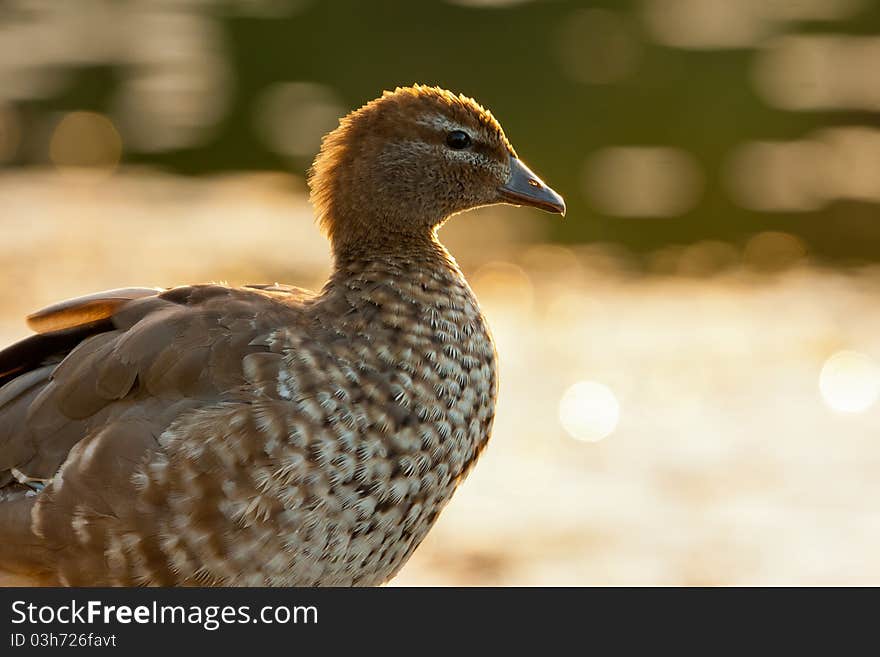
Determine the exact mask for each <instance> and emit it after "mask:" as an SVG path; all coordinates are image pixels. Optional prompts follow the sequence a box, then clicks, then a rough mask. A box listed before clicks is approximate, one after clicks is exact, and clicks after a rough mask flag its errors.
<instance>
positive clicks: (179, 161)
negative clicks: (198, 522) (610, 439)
mask: <svg viewBox="0 0 880 657" xmlns="http://www.w3.org/2000/svg"><path fill="white" fill-rule="evenodd" d="M636 6H637V3H630V2H608V1H606V2H591V3H583V2H573V1H570V0H569V1H564V0H563V1H543V2H525V3H523V4H520V5H515V6H512V7H506V8H484V9H478V8H473V7H461V6H456V5H452V4H447V3H445V2H441V1H439V0H385V1H361V2H357V1H354V0H315V1H314V2H312V3H311V4H309V5H308V6H307V7H306V8H305V9H304V10H302V11H301V12H298V13H296V14H295V15H293V16H291V17H289V18H272V19H264V18H252V17H243V16H241V14H239V13H235V12H231V11H230V12H227V13H220V14H218V18H219V20H220V22H221V25H222V27H223V30H224V34H225V38H226V42H227V44H228V47H229V53H228V54H229V56H230V58H231V65H232V67H233V71H234V74H235V82H234V84H235V89H234V90H233V101H232V105H231V110H230V112H229V113H228V114H227V115H226V116H225V118H224V119H223V122H222V123H221V125H220V126H219V127H218V130H217V131H216V137H215V138H214V139H213V141H212V142H210V143H209V144H207V145H206V146H204V147H200V148H198V149H193V150H185V151H174V152H167V153H161V154H154V155H142V154H137V153H126V155H125V157H126V161H127V162H135V163H149V164H153V165H158V166H161V167H164V168H167V169H169V170H172V171H177V172H182V173H186V174H203V173H210V172H217V171H224V170H231V169H235V170H241V169H283V168H289V167H290V162H289V161H288V160H285V159H282V158H280V157H279V156H277V155H274V154H273V153H271V152H269V151H268V150H267V149H266V147H265V145H264V143H263V142H262V141H261V140H260V139H259V137H258V135H257V134H256V133H255V131H254V129H253V121H252V113H253V103H252V100H253V99H254V98H256V97H257V96H258V94H259V93H260V92H261V91H262V90H264V89H265V88H266V87H267V86H268V85H270V84H272V83H274V82H278V81H283V80H306V81H317V82H320V83H323V84H327V85H329V86H330V87H332V88H333V89H334V90H335V91H336V92H337V93H338V94H339V96H340V98H342V100H343V101H344V102H345V103H347V104H348V105H349V106H351V107H357V106H359V105H361V104H362V103H364V102H365V101H367V100H369V99H371V98H373V97H375V96H376V95H377V94H378V92H380V91H381V90H382V89H387V88H393V87H395V86H396V85H402V84H410V83H413V82H425V83H432V84H438V85H441V86H443V87H447V88H450V89H454V90H457V91H462V92H464V93H466V94H468V95H472V96H474V97H475V98H477V99H478V100H479V101H480V102H481V103H483V104H484V105H486V106H487V107H489V108H491V109H492V110H493V112H494V113H495V115H496V116H497V117H498V118H499V120H500V121H501V122H502V124H503V125H504V127H505V130H506V132H507V134H508V136H509V137H510V139H511V141H512V142H513V143H514V145H515V146H516V148H517V150H518V151H519V153H520V154H521V156H523V158H524V159H525V160H526V161H527V162H529V164H530V165H531V166H532V167H533V168H534V169H535V170H536V171H538V172H539V173H540V174H541V175H542V177H543V178H544V179H545V180H547V181H548V182H550V183H551V184H552V185H553V186H554V187H555V188H556V189H558V190H559V191H560V192H561V193H562V194H563V195H564V196H565V197H566V200H567V201H568V204H569V210H570V211H569V216H568V218H567V220H565V221H564V222H555V221H553V222H550V221H548V225H549V226H551V228H550V230H551V231H552V232H551V234H552V235H553V236H554V237H555V238H557V239H559V240H562V241H568V242H577V241H597V240H601V241H612V242H619V243H622V244H624V245H626V246H627V247H629V248H631V249H632V250H634V251H636V252H646V251H649V250H652V249H655V248H657V247H660V246H663V245H667V244H687V243H691V242H694V241H697V240H702V239H724V240H729V241H732V242H735V243H742V242H743V241H744V240H745V239H746V238H747V237H748V236H749V235H751V234H754V233H755V232H757V231H761V230H768V229H778V230H785V231H789V232H792V233H794V234H797V235H799V236H801V237H802V238H803V239H804V240H805V241H806V242H807V244H808V245H809V248H810V251H811V253H812V254H813V255H815V256H818V257H820V258H825V259H828V260H833V261H835V262H837V263H853V262H860V261H864V260H877V259H880V213H878V208H877V207H876V206H874V205H871V204H861V203H853V202H838V203H834V204H832V205H830V206H828V207H827V208H825V209H823V210H822V211H820V212H815V213H800V214H792V215H786V214H780V213H774V214H760V213H755V212H749V211H746V210H743V209H741V208H739V207H737V206H736V205H735V204H734V203H733V202H732V201H731V200H730V198H729V196H728V194H727V193H726V191H725V189H724V187H723V184H722V180H721V173H722V170H723V165H724V162H725V160H726V158H727V157H728V156H729V155H730V153H731V152H732V151H733V149H734V148H735V147H736V146H737V145H738V144H741V143H743V142H744V141H746V140H762V139H764V140H782V139H795V138H799V137H801V136H803V135H805V134H806V133H809V132H810V131H812V130H814V129H816V128H819V127H828V126H834V125H869V126H873V125H878V123H880V117H878V115H877V114H874V113H867V112H828V113H819V112H803V113H793V112H786V111H782V110H777V109H774V108H771V107H769V106H767V105H766V104H765V103H764V102H762V101H761V99H759V98H758V97H757V96H756V95H755V93H754V90H753V87H752V85H751V82H750V79H749V70H750V66H751V62H752V61H753V58H754V55H755V53H754V51H753V50H746V49H743V50H727V51H714V52H711V51H704V52H701V51H684V50H676V49H672V48H666V47H662V46H658V45H656V44H653V43H651V42H650V41H649V39H648V37H647V35H645V34H644V32H643V31H642V32H641V34H640V36H641V37H642V39H643V41H642V52H641V56H640V58H639V63H638V67H637V70H636V73H635V74H634V75H633V76H631V77H629V78H627V79H626V80H624V81H622V82H620V83H616V84H610V85H585V84H582V83H579V82H575V81H573V80H571V79H570V78H568V77H567V76H566V74H565V71H564V70H563V67H562V66H561V65H560V60H559V57H558V54H557V50H556V48H555V41H556V40H557V39H558V35H559V31H560V29H561V28H562V27H563V26H564V24H565V21H566V20H567V18H568V17H570V16H571V14H572V12H573V11H574V10H576V9H578V8H584V7H606V8H611V9H616V10H623V11H629V10H631V9H633V8H635V7H636ZM633 23H634V25H636V26H638V25H639V22H638V21H637V20H634V21H633ZM788 29H789V30H794V29H796V30H797V31H800V32H802V31H822V32H846V33H866V34H873V33H876V32H878V31H880V3H876V2H874V3H871V5H870V6H869V7H868V8H866V9H864V10H863V11H862V12H860V13H859V14H858V16H857V17H856V18H854V19H852V20H850V21H846V22H835V23H833V24H830V23H829V24H822V23H812V24H799V25H791V24H789V25H788ZM878 75H880V71H878ZM114 84H115V76H114V71H113V70H112V69H88V70H78V71H76V72H75V75H73V76H72V77H71V83H70V86H69V87H68V88H67V89H66V90H65V91H64V93H63V94H62V95H60V96H56V97H54V98H52V99H50V100H47V101H40V102H30V103H26V104H24V105H22V108H21V109H22V111H23V114H24V118H25V126H26V127H27V126H28V125H29V123H28V122H29V121H35V120H36V118H37V117H38V116H39V115H41V114H44V113H45V112H49V111H58V110H68V109H93V110H98V111H107V110H108V107H107V103H108V102H109V98H110V96H111V93H112V91H113V88H114ZM626 144H639V145H645V144H649V145H650V144H658V145H672V146H676V147H679V148H682V149H685V150H687V151H688V152H690V153H692V154H693V155H694V156H695V157H696V159H697V161H698V162H699V163H700V164H701V166H702V168H703V170H704V173H705V177H706V187H705V190H704V194H703V197H702V200H701V202H700V203H699V205H698V206H697V207H696V208H695V209H694V210H693V211H691V212H690V213H688V214H687V215H685V216H683V217H680V218H673V219H652V220H639V219H621V218H612V217H605V216H602V215H600V214H597V212H596V211H595V210H594V209H592V208H591V207H590V205H589V203H588V201H587V199H586V198H585V196H584V193H583V189H582V184H581V172H582V168H583V162H584V159H585V157H586V156H587V155H588V154H589V153H591V152H592V151H594V150H596V149H597V148H600V147H603V146H611V145H626ZM308 164H309V163H308V162H307V161H303V162H301V163H298V166H299V171H297V172H296V173H300V174H301V173H304V172H305V170H306V168H307V166H308Z"/></svg>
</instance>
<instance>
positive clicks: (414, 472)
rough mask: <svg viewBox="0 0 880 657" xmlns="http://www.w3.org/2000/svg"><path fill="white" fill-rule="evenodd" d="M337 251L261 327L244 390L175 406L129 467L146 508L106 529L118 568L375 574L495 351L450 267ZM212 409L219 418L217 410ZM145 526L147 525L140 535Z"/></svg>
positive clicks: (207, 576)
mask: <svg viewBox="0 0 880 657" xmlns="http://www.w3.org/2000/svg"><path fill="white" fill-rule="evenodd" d="M441 258H442V261H443V266H442V267H435V268H430V267H428V268H426V267H425V263H424V261H422V262H419V261H417V260H415V259H414V260H411V261H409V260H381V259H373V260H372V261H369V262H360V263H359V262H354V263H349V264H348V265H347V266H342V267H340V271H339V272H337V275H336V276H335V277H334V280H332V281H331V283H330V284H329V285H328V288H327V289H326V290H325V291H324V293H323V294H322V295H320V296H318V297H316V298H315V299H314V300H312V301H309V302H306V304H305V305H304V306H303V311H302V314H301V318H300V323H299V324H298V325H296V326H290V327H286V328H279V329H277V330H274V331H272V332H270V333H268V334H266V335H264V336H261V337H259V338H258V340H261V341H263V342H264V343H265V344H266V345H267V346H268V347H269V350H268V351H266V352H260V353H256V354H251V355H249V356H247V357H246V358H245V359H244V363H243V368H244V373H245V376H246V378H247V379H248V381H249V385H250V386H251V388H250V389H249V390H243V391H242V393H241V394H242V397H243V398H244V397H246V396H247V395H248V394H251V395H252V396H251V398H249V399H243V400H239V401H229V402H225V403H220V404H213V405H210V406H208V407H205V408H200V409H197V410H196V411H194V415H188V416H185V417H184V418H181V420H180V421H178V422H176V423H175V424H173V425H172V426H171V427H170V428H169V429H168V430H166V431H165V432H164V433H163V434H162V436H161V437H160V439H159V442H160V445H161V449H159V450H157V451H155V452H154V453H153V457H152V459H151V461H150V463H149V464H147V465H146V466H145V467H144V468H143V469H141V470H140V471H139V472H138V473H137V474H136V475H135V482H136V484H137V500H136V508H137V509H138V515H139V517H140V518H141V519H142V520H141V522H142V523H146V525H145V526H141V527H139V528H138V527H131V526H125V525H124V524H122V523H120V524H118V525H117V526H111V527H110V528H109V531H108V537H107V541H108V549H107V556H108V564H109V572H108V573H107V578H108V580H110V581H112V582H113V583H135V582H136V583H148V584H150V583H165V582H167V581H168V580H169V579H173V580H174V581H176V582H177V583H192V584H231V585H301V586H314V585H375V584H380V583H382V582H385V581H387V580H388V579H389V578H390V577H391V576H393V575H394V574H395V573H396V572H397V570H398V569H399V568H400V567H401V566H402V565H403V564H404V563H405V561H406V560H407V558H408V557H409V556H410V554H411V553H412V552H413V550H414V549H415V548H416V546H418V544H419V542H420V541H421V540H422V539H423V538H424V536H425V535H426V533H427V532H428V530H429V529H430V527H431V526H432V524H433V522H434V521H435V519H436V517H437V515H438V513H439V511H440V510H441V509H442V508H443V506H444V504H445V503H446V502H447V501H448V500H449V498H450V496H451V495H452V493H453V491H454V490H455V487H456V486H457V484H458V483H459V482H460V481H461V479H462V477H463V476H464V475H465V474H466V473H467V472H468V470H469V469H470V467H471V465H472V464H473V463H474V461H475V459H476V458H477V456H478V455H479V454H480V452H481V450H482V449H483V447H484V445H485V443H486V441H487V439H488V437H489V434H490V431H491V426H492V420H493V416H494V404H495V390H496V378H495V353H494V347H493V344H492V341H491V338H490V336H489V333H488V331H487V328H486V326H485V324H484V321H483V319H482V316H481V314H480V311H479V308H478V306H477V304H476V300H475V299H474V297H473V295H472V293H471V291H470V289H469V288H468V286H467V283H466V282H465V281H464V278H463V277H462V276H461V274H460V272H459V271H458V269H457V267H456V266H455V265H454V263H453V262H451V260H450V259H448V257H447V256H446V255H445V253H444V254H442V255H441ZM218 426H219V427H223V430H222V432H218V431H217V427H218ZM151 537H155V538H151Z"/></svg>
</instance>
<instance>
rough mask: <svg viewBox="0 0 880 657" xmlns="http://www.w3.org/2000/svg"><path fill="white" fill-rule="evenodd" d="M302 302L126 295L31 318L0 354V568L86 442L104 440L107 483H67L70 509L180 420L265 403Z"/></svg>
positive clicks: (184, 292) (195, 294)
mask: <svg viewBox="0 0 880 657" xmlns="http://www.w3.org/2000/svg"><path fill="white" fill-rule="evenodd" d="M309 296H310V293H308V292H307V291H305V290H302V289H299V288H292V287H287V286H279V285H268V286H254V287H246V288H232V287H225V286H221V285H200V286H188V287H177V288H172V289H167V290H160V289H154V288H127V289H124V290H111V291H108V292H103V293H99V294H94V295H90V296H87V297H81V298H78V299H73V300H70V301H65V302H62V303H60V304H56V305H54V306H51V307H49V308H47V309H44V310H41V311H39V312H37V313H35V314H34V315H31V317H30V318H29V323H30V325H31V326H32V327H33V328H34V329H36V330H37V331H40V332H39V333H37V334H35V335H32V336H30V337H28V338H25V339H24V340H22V341H20V342H18V343H16V344H13V345H12V346H10V347H8V348H6V349H4V350H2V351H0V535H2V536H4V540H3V541H0V562H9V561H10V560H13V561H14V560H15V559H18V558H19V557H20V556H21V555H22V554H23V553H26V552H27V551H28V550H29V549H30V548H31V547H33V546H32V545H30V543H33V540H34V537H33V535H32V534H31V533H30V507H31V505H30V503H31V502H33V499H34V496H35V494H36V492H38V491H39V490H41V489H42V486H43V484H45V483H46V482H48V481H50V480H52V478H53V477H55V476H56V474H57V473H58V472H59V469H60V468H61V467H62V466H63V465H64V463H65V461H66V459H67V458H68V455H69V454H70V453H71V450H74V449H76V448H77V445H78V443H80V442H81V441H84V439H86V438H89V437H94V436H96V435H98V434H104V435H107V436H108V437H110V436H112V438H113V440H112V448H111V449H109V450H107V449H106V446H105V448H103V449H102V454H105V455H106V458H109V459H110V460H109V461H108V463H107V468H102V471H103V472H104V474H102V477H103V476H104V475H106V481H102V482H98V485H94V484H95V482H91V484H89V485H88V486H86V485H85V482H75V485H74V484H70V483H68V482H66V483H68V486H66V487H65V489H66V494H67V495H71V496H73V497H72V499H71V500H70V501H71V503H72V506H75V504H76V503H78V502H80V501H85V500H86V499H88V498H89V497H91V496H93V495H95V494H104V495H105V494H106V493H107V491H112V490H113V489H114V484H113V481H115V480H116V479H120V478H124V477H128V476H130V474H131V471H132V470H133V464H136V463H138V462H141V461H142V460H143V458H144V456H145V455H146V452H148V451H149V450H152V449H155V447H156V445H157V442H156V441H157V439H158V437H159V435H161V433H162V431H164V429H165V428H166V427H168V426H169V425H170V424H171V423H172V422H173V421H174V419H175V418H176V417H178V416H179V415H180V414H182V413H184V412H186V411H188V410H190V409H193V408H196V407H199V406H203V405H206V404H211V403H216V402H217V401H223V400H230V399H237V398H242V397H243V396H244V397H246V396H248V395H250V396H253V395H254V394H263V392H265V394H266V395H268V396H270V397H271V396H272V394H273V393H274V388H275V386H274V384H273V383H272V382H273V381H277V372H278V368H279V367H280V366H281V362H282V361H281V355H280V354H279V353H272V348H273V344H274V341H273V337H272V336H273V335H274V334H275V332H277V331H278V330H279V329H284V328H289V327H291V326H295V325H296V324H297V323H298V322H301V321H303V320H302V315H303V313H302V307H301V302H302V301H303V300H304V299H307V298H308V297H309ZM251 355H253V357H251V358H248V356H251ZM261 381H262V382H263V384H264V385H262V387H261ZM103 458H105V457H102V459H103ZM120 483H121V482H120ZM70 485H74V488H70ZM56 488H58V486H56ZM91 488H95V489H102V490H91ZM123 489H124V488H119V489H118V490H123ZM96 504H98V503H96ZM93 506H94V504H93ZM103 506H105V507H106V506H107V505H106V504H104V505H103ZM34 558H37V557H36V556H34Z"/></svg>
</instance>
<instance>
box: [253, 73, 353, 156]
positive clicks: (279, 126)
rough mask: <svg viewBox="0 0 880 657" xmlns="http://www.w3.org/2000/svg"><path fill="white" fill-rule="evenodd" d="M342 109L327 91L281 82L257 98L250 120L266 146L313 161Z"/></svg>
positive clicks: (317, 86) (339, 102) (322, 87)
mask: <svg viewBox="0 0 880 657" xmlns="http://www.w3.org/2000/svg"><path fill="white" fill-rule="evenodd" d="M346 111H347V110H346V108H345V106H344V105H343V104H342V102H341V101H340V100H339V99H338V98H337V96H336V94H335V93H334V92H333V90H332V89H331V88H330V87H327V86H325V85H322V84H317V83H313V82H282V83H279V84H276V85H273V86H271V87H270V88H269V89H268V90H266V91H265V92H264V93H263V95H262V96H261V97H260V98H259V100H258V101H257V105H256V113H255V116H254V119H255V121H256V123H257V126H256V127H257V129H258V131H259V132H260V135H261V136H262V137H263V140H264V142H265V143H266V145H267V146H268V147H269V148H271V149H272V150H274V151H276V152H278V153H283V154H284V155H288V156H291V157H303V158H305V157H308V158H311V157H314V155H315V153H316V152H317V151H318V148H319V147H320V145H321V138H322V137H323V136H324V134H326V133H327V132H330V131H331V130H333V129H334V128H335V127H336V126H337V125H338V121H339V117H340V116H342V115H344V114H345V113H346Z"/></svg>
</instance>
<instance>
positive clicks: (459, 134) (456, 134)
mask: <svg viewBox="0 0 880 657" xmlns="http://www.w3.org/2000/svg"><path fill="white" fill-rule="evenodd" d="M446 145H447V146H449V148H454V149H455V150H457V151H460V150H461V149H463V148H467V147H468V146H470V145H471V136H470V135H469V134H468V133H466V132H465V131H464V130H453V131H452V132H450V133H449V134H448V135H446Z"/></svg>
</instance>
